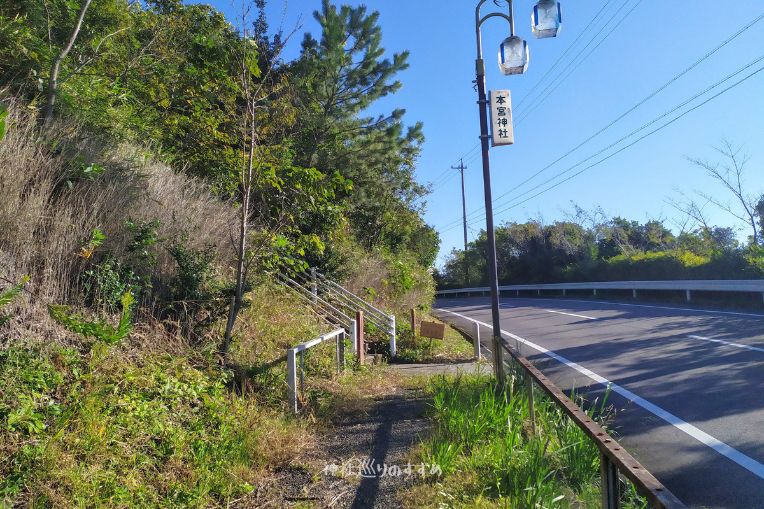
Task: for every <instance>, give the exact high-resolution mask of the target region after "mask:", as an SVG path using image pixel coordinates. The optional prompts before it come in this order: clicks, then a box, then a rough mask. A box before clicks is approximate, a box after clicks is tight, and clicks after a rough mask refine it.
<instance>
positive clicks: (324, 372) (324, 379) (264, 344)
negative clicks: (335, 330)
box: [0, 287, 381, 508]
mask: <svg viewBox="0 0 764 509" xmlns="http://www.w3.org/2000/svg"><path fill="white" fill-rule="evenodd" d="M144 325H145V324H144ZM327 327H328V326H326V325H325V324H322V323H321V322H320V321H318V320H317V319H316V318H315V317H314V315H312V313H311V312H310V311H309V310H308V309H306V308H304V307H303V306H301V305H300V304H299V303H297V302H295V299H294V298H292V296H290V294H288V293H286V292H284V291H282V290H280V289H278V288H271V287H261V288H257V289H255V291H254V292H252V294H251V295H250V307H249V309H248V310H247V311H246V312H245V315H244V317H243V319H242V324H241V327H240V328H238V329H237V342H236V343H235V348H234V349H233V350H232V352H231V361H232V366H231V367H230V368H229V369H221V367H220V366H219V364H218V361H217V358H216V356H215V355H213V353H212V352H214V348H213V344H214V343H204V342H202V343H200V344H188V343H185V342H183V341H182V340H179V339H178V338H176V337H173V338H169V337H167V336H166V333H164V334H163V332H162V329H157V330H150V329H149V328H148V326H142V327H141V328H140V332H133V334H131V336H130V337H129V338H128V339H127V340H125V341H124V342H123V343H121V344H118V345H111V346H107V345H105V344H102V343H93V342H92V341H90V342H89V341H85V340H80V341H77V340H76V339H71V338H70V339H69V340H68V341H67V342H66V344H67V345H70V346H62V345H59V344H57V343H56V342H55V339H53V338H51V339H50V340H47V341H42V340H31V339H30V340H24V341H22V340H21V339H20V338H19V339H14V340H12V341H11V342H10V346H8V347H6V348H3V349H0V508H11V507H61V508H64V507H66V508H70V507H115V508H170V507H184V508H185V507H229V506H247V503H248V502H247V501H248V500H250V497H255V496H259V495H258V494H257V492H258V490H259V488H260V487H262V486H264V485H266V484H267V483H269V482H270V483H272V482H273V478H274V475H277V473H278V472H279V470H280V469H283V468H285V467H287V466H290V465H294V464H299V463H300V461H301V458H300V455H301V454H303V453H304V452H305V451H306V450H309V449H310V448H311V444H312V442H313V439H314V436H313V432H312V431H311V429H310V426H309V424H308V421H307V420H305V419H295V418H294V417H292V416H291V415H290V413H289V412H288V410H287V408H286V406H287V405H286V384H285V378H284V371H285V369H284V363H283V362H282V361H280V357H281V356H283V354H284V353H285V351H286V348H287V347H288V346H292V345H294V344H296V343H299V342H302V341H306V340H308V339H311V338H312V337H315V336H316V335H318V334H320V333H321V332H324V331H325V329H326V328H327ZM210 334H211V335H213V334H214V331H210ZM71 345H74V346H71ZM333 354H334V348H333V345H330V344H327V345H326V348H324V347H323V346H322V347H319V348H317V349H316V350H315V351H312V352H311V355H310V356H309V358H308V360H307V362H306V384H307V389H308V394H311V395H312V396H311V397H310V398H308V399H309V400H308V401H307V402H306V403H307V404H308V408H309V411H310V412H313V413H318V409H319V408H326V409H329V408H331V407H332V406H333V405H334V403H335V402H336V403H337V404H341V402H342V401H343V400H344V399H343V398H344V397H343V395H344V394H347V395H352V391H353V390H354V387H355V386H356V385H354V383H353V382H352V378H353V377H352V376H351V375H350V373H348V374H346V375H344V376H338V375H337V374H336V372H335V367H334V359H333ZM351 367H352V365H351ZM367 371H368V373H363V374H362V375H361V383H363V384H364V385H363V386H364V387H368V386H369V385H370V384H373V383H380V384H381V382H379V381H376V382H375V380H377V379H379V378H380V377H379V375H378V374H376V372H374V371H373V370H367ZM347 399H350V398H349V396H348V398H347ZM325 411H326V412H329V410H325ZM264 502H268V501H267V500H266V501H263V500H260V499H259V503H264ZM281 503H282V501H278V500H277V501H272V504H271V505H273V506H279V505H280V504H281Z"/></svg>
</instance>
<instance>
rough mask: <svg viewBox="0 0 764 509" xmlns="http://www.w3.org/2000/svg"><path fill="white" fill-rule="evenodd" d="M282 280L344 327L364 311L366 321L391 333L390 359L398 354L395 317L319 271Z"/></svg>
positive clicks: (388, 334)
mask: <svg viewBox="0 0 764 509" xmlns="http://www.w3.org/2000/svg"><path fill="white" fill-rule="evenodd" d="M278 277H279V279H280V280H281V281H282V283H284V284H285V285H287V286H288V287H290V288H292V289H293V290H295V291H297V293H298V294H299V295H300V297H301V298H302V299H303V300H304V301H305V302H309V303H310V304H312V305H313V306H314V307H315V308H317V309H320V310H323V312H324V313H326V314H328V315H330V316H333V317H335V318H337V317H338V318H337V321H338V323H340V324H343V325H344V324H345V323H346V322H347V321H348V320H349V319H350V317H353V316H356V312H357V311H363V313H364V319H365V321H366V322H368V323H370V324H371V325H372V326H373V327H376V328H377V329H379V330H381V331H383V332H384V333H386V334H387V336H388V338H389V343H390V356H391V357H395V356H396V355H397V353H398V352H397V342H396V326H395V315H393V314H389V315H388V314H386V313H385V312H384V311H382V310H381V309H379V308H377V307H375V306H373V305H372V304H370V303H369V302H366V301H365V300H364V299H362V298H361V297H359V296H358V295H356V294H354V293H353V292H351V291H350V290H347V289H346V288H343V287H342V286H340V285H339V284H337V283H335V282H334V281H332V280H330V279H329V278H327V277H326V276H324V275H323V274H321V273H319V272H318V271H316V270H315V269H311V271H310V273H306V274H297V275H296V276H295V278H296V279H298V280H299V281H296V280H295V279H292V278H289V277H287V276H285V275H282V274H279V276H278Z"/></svg>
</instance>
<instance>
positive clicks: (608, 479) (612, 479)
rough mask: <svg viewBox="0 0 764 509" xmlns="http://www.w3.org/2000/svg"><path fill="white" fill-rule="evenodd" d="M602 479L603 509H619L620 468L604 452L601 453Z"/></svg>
mask: <svg viewBox="0 0 764 509" xmlns="http://www.w3.org/2000/svg"><path fill="white" fill-rule="evenodd" d="M600 479H601V481H600V482H601V483H602V509H618V508H619V507H620V498H621V497H620V493H619V491H620V486H619V480H618V467H616V466H615V464H613V462H612V461H610V458H609V457H608V456H607V455H606V454H605V453H603V452H600Z"/></svg>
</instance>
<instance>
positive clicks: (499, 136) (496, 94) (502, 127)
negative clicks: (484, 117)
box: [489, 90, 515, 147]
mask: <svg viewBox="0 0 764 509" xmlns="http://www.w3.org/2000/svg"><path fill="white" fill-rule="evenodd" d="M489 95H490V103H491V142H492V144H493V146H494V147H498V146H501V145H512V144H513V143H514V142H515V131H514V129H512V95H511V94H510V92H509V90H492V91H491V92H490V93H489Z"/></svg>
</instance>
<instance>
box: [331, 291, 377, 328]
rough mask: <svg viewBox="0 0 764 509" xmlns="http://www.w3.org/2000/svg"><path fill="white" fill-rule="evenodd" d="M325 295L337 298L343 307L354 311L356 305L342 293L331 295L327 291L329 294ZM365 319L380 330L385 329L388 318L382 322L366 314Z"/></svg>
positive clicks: (371, 314)
mask: <svg viewBox="0 0 764 509" xmlns="http://www.w3.org/2000/svg"><path fill="white" fill-rule="evenodd" d="M324 288H331V287H330V286H328V285H325V286H324ZM327 294H328V295H329V296H331V297H335V298H338V299H339V300H341V301H342V302H343V304H344V306H345V307H347V308H348V309H350V310H353V309H354V308H353V305H354V304H356V303H355V302H354V301H353V300H352V299H350V298H349V297H347V296H346V295H344V294H343V293H341V292H334V293H332V292H331V291H329V292H327ZM366 319H367V320H368V321H369V322H372V323H373V324H374V325H376V326H377V327H380V328H385V327H387V326H388V325H387V324H386V323H385V322H389V317H387V316H386V317H385V319H384V320H383V319H381V318H380V317H379V316H378V315H376V314H373V313H367V314H366Z"/></svg>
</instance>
